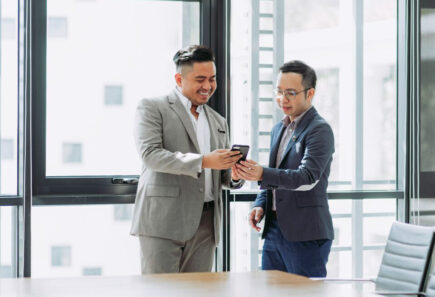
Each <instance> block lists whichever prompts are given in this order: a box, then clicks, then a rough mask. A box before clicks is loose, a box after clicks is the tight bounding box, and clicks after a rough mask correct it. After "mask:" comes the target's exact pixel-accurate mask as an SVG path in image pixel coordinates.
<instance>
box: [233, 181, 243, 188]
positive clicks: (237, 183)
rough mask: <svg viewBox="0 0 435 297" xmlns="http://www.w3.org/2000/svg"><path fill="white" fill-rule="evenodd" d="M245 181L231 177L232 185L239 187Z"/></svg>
mask: <svg viewBox="0 0 435 297" xmlns="http://www.w3.org/2000/svg"><path fill="white" fill-rule="evenodd" d="M242 182H243V179H239V180H237V181H235V180H233V179H231V187H237V186H239V185H240V184H241V183H242Z"/></svg>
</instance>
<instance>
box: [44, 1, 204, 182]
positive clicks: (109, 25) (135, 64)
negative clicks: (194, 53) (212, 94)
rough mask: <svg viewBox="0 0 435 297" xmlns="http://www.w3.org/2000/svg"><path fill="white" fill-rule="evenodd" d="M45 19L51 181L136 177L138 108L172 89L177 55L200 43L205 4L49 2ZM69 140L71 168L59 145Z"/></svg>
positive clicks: (48, 164) (167, 2)
mask: <svg viewBox="0 0 435 297" xmlns="http://www.w3.org/2000/svg"><path fill="white" fill-rule="evenodd" d="M47 15H48V28H49V29H48V30H53V32H57V33H56V34H54V33H50V31H49V34H48V39H47V67H46V68H47V70H46V71H47V82H46V83H47V97H46V100H47V115H46V116H47V123H46V125H47V126H46V136H47V137H46V151H45V154H46V175H47V176H87V175H98V176H101V175H105V176H107V175H137V174H139V172H140V166H141V163H140V160H139V158H138V155H137V152H136V149H135V146H134V141H133V137H132V135H133V124H134V123H133V118H134V114H135V109H136V106H137V104H138V102H139V101H140V100H141V99H142V98H144V97H150V96H156V95H162V94H165V93H167V92H168V90H171V89H172V88H173V87H174V85H175V82H174V73H175V67H174V65H173V62H172V57H173V55H174V53H175V52H176V50H178V49H179V48H181V47H183V46H187V45H189V44H192V43H196V44H197V43H199V41H200V38H199V37H200V28H199V20H200V3H199V2H191V1H189V2H183V1H136V0H127V1H121V0H114V1H88V2H83V1H69V0H60V1H59V0H48V1H47ZM59 16H62V17H59ZM162 16H165V17H162ZM114 20H116V22H114ZM50 28H52V29H50ZM55 28H56V29H55ZM156 28H158V30H156ZM60 36H61V37H63V38H61V39H60V38H58V37H60ZM107 82H116V83H115V84H113V85H112V84H108V83H107ZM102 98H104V99H103V100H104V101H103V102H104V103H103V104H110V105H111V104H116V105H117V108H104V109H102V108H101V105H102ZM120 103H122V105H119V104H120ZM71 139H73V140H74V141H73V142H75V143H81V144H82V152H81V158H82V161H83V162H82V163H80V164H77V166H73V167H71V166H69V165H68V164H67V163H65V162H63V158H62V157H60V155H61V154H63V152H61V151H60V150H61V149H63V147H62V146H61V145H59V144H61V143H67V142H70V141H71Z"/></svg>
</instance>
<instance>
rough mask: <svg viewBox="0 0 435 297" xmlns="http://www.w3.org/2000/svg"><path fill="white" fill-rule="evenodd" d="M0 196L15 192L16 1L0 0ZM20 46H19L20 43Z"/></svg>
mask: <svg viewBox="0 0 435 297" xmlns="http://www.w3.org/2000/svg"><path fill="white" fill-rule="evenodd" d="M0 12H1V23H0V29H1V31H0V139H1V143H0V156H1V158H0V195H16V194H17V176H18V171H17V168H18V167H17V164H18V156H17V153H16V152H17V151H18V148H17V144H18V141H17V134H18V133H17V131H18V100H19V97H18V96H19V94H18V86H19V82H21V83H22V79H20V80H19V77H18V69H19V68H18V65H21V64H22V61H19V58H18V49H19V46H20V45H19V43H18V22H17V15H18V4H17V2H16V1H0ZM21 46H22V45H21Z"/></svg>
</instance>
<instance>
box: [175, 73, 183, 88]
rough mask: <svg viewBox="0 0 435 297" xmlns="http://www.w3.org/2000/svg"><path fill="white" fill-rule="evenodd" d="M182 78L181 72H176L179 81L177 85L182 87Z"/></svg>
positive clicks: (176, 79) (176, 80)
mask: <svg viewBox="0 0 435 297" xmlns="http://www.w3.org/2000/svg"><path fill="white" fill-rule="evenodd" d="M182 80H183V77H182V76H181V73H175V82H176V83H177V86H179V87H180V88H181V86H182Z"/></svg>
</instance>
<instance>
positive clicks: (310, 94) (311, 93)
mask: <svg viewBox="0 0 435 297" xmlns="http://www.w3.org/2000/svg"><path fill="white" fill-rule="evenodd" d="M315 93H316V89H314V88H311V89H309V90H308V91H307V100H308V101H309V102H310V104H311V101H312V100H313V97H314V94H315Z"/></svg>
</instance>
